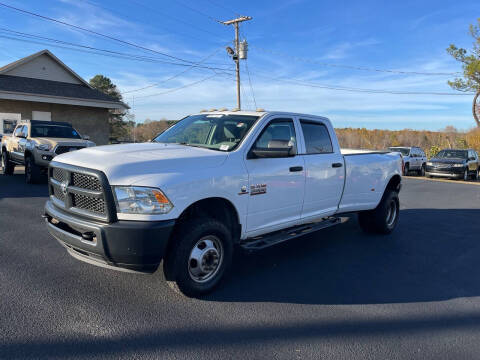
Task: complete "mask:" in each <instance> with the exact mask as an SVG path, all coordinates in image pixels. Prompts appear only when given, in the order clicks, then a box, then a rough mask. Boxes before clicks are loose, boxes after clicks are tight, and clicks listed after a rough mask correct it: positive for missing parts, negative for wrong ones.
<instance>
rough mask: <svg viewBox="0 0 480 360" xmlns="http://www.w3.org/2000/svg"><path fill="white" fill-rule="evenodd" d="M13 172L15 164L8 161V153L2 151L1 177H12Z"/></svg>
mask: <svg viewBox="0 0 480 360" xmlns="http://www.w3.org/2000/svg"><path fill="white" fill-rule="evenodd" d="M14 171H15V164H13V163H12V162H10V160H8V153H7V152H6V151H4V152H3V153H2V172H3V175H12V174H13V172H14Z"/></svg>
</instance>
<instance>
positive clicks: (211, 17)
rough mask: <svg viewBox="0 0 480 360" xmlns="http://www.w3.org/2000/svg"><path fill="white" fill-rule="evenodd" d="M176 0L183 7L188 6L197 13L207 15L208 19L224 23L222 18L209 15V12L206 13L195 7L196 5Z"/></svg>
mask: <svg viewBox="0 0 480 360" xmlns="http://www.w3.org/2000/svg"><path fill="white" fill-rule="evenodd" d="M175 2H176V3H177V4H180V5H182V6H183V7H185V8H187V9H190V10H191V11H193V12H196V13H197V14H200V15H202V16H205V17H206V18H208V19H210V20H212V21H215V22H217V23H219V24H223V23H222V22H221V21H220V20H218V19H216V18H214V17H213V16H210V15H208V14H207V13H204V12H203V11H200V10H198V9H196V8H194V7H191V6H190V5H187V4H185V3H184V2H183V1H179V0H175Z"/></svg>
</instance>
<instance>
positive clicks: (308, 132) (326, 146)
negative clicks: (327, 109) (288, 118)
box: [300, 120, 333, 154]
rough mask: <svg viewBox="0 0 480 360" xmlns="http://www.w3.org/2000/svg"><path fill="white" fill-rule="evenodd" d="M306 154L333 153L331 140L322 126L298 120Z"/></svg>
mask: <svg viewBox="0 0 480 360" xmlns="http://www.w3.org/2000/svg"><path fill="white" fill-rule="evenodd" d="M300 124H301V125H302V131H303V137H304V139H305V148H306V152H307V154H331V153H333V146H332V140H331V139H330V134H329V133H328V129H327V127H326V126H325V125H324V124H321V123H317V122H313V121H308V120H300Z"/></svg>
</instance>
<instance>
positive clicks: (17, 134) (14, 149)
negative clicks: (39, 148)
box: [8, 125, 23, 161]
mask: <svg viewBox="0 0 480 360" xmlns="http://www.w3.org/2000/svg"><path fill="white" fill-rule="evenodd" d="M22 130H23V125H18V126H17V127H16V128H15V130H14V131H13V134H12V137H11V138H10V139H8V141H9V144H10V149H8V151H9V152H10V157H11V159H12V160H13V161H21V160H22V158H21V157H20V154H19V149H18V142H19V140H20V139H21V134H22Z"/></svg>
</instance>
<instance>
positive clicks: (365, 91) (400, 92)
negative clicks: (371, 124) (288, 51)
mask: <svg viewBox="0 0 480 360" xmlns="http://www.w3.org/2000/svg"><path fill="white" fill-rule="evenodd" d="M257 76H260V77H263V78H266V79H269V80H274V81H279V82H286V83H290V84H296V85H301V86H307V87H312V88H319V89H327V90H337V91H347V92H356V93H369V94H391V95H438V96H472V95H473V94H474V93H446V92H432V91H397V90H383V89H378V90H377V89H362V88H351V87H342V86H331V85H323V84H316V83H310V82H304V81H302V80H297V79H285V78H275V77H270V76H267V75H259V74H257Z"/></svg>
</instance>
